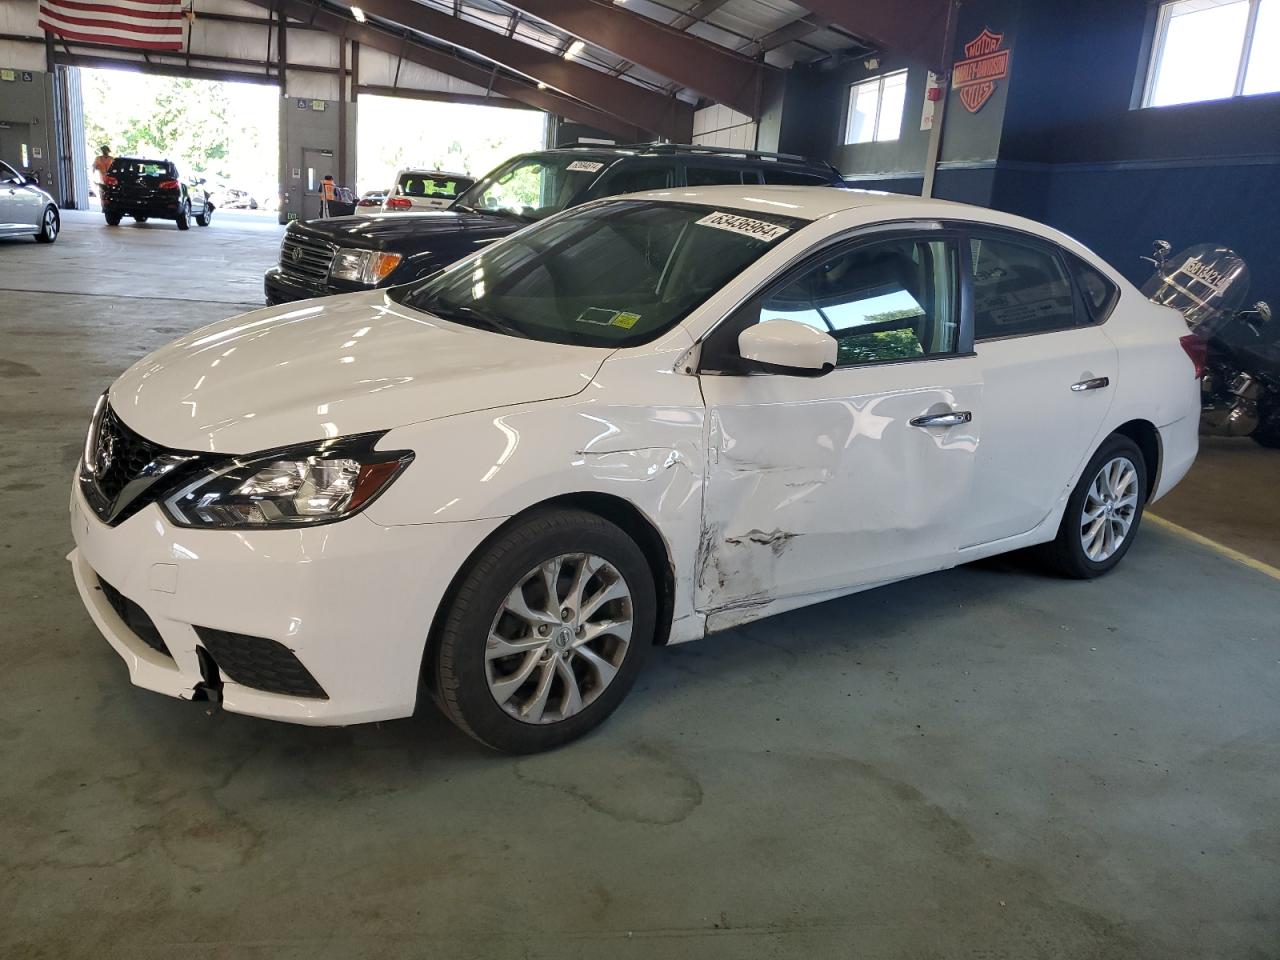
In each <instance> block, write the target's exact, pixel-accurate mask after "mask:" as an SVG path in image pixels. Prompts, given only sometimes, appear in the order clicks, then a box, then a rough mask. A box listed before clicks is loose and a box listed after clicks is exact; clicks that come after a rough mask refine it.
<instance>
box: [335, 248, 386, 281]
mask: <svg viewBox="0 0 1280 960" xmlns="http://www.w3.org/2000/svg"><path fill="white" fill-rule="evenodd" d="M401 259H402V258H401V256H400V254H398V253H383V252H381V251H380V250H352V249H350V248H348V247H341V248H339V250H338V252H337V254H335V255H334V258H333V265H332V266H331V267H330V268H329V276H331V277H334V278H335V279H338V280H351V281H354V282H355V283H364V284H367V285H369V286H371V287H372V286H375V285H376V284H377V283H378V281H379V280H382V279H383V278H384V277H386V275H387V274H389V273H390V272H391V271H392V270H394V269H395V268H396V267H398V266H399V265H400V260H401Z"/></svg>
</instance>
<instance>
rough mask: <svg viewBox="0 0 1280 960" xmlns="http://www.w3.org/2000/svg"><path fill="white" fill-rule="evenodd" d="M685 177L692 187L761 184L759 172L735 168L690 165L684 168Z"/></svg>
mask: <svg viewBox="0 0 1280 960" xmlns="http://www.w3.org/2000/svg"><path fill="white" fill-rule="evenodd" d="M684 176H685V181H686V182H687V183H688V184H689V186H691V187H714V186H719V185H721V184H740V183H759V182H760V174H759V173H758V172H757V171H755V170H743V169H741V168H735V167H710V166H708V167H703V166H694V165H693V164H689V165H687V166H686V167H685V168H684Z"/></svg>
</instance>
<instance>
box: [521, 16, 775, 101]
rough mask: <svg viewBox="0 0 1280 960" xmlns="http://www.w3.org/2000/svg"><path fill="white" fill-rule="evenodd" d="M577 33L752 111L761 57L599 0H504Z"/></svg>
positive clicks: (706, 94)
mask: <svg viewBox="0 0 1280 960" xmlns="http://www.w3.org/2000/svg"><path fill="white" fill-rule="evenodd" d="M505 2H506V3H507V4H509V5H510V6H513V7H515V8H517V9H518V10H520V11H522V12H524V13H527V14H529V15H530V16H532V17H537V18H538V19H539V20H543V21H545V22H546V23H549V24H551V25H552V26H555V27H558V28H559V29H561V30H564V31H565V32H567V33H570V34H572V35H573V36H575V37H577V38H579V39H581V40H585V41H586V42H587V43H593V44H595V45H596V46H597V47H603V48H604V49H605V50H609V51H612V52H613V53H616V54H618V56H620V57H625V58H626V59H628V60H630V61H631V62H632V63H635V64H639V65H640V66H642V67H647V68H648V69H650V70H652V71H654V72H655V73H659V74H661V75H662V76H664V77H667V78H668V79H670V80H674V81H676V82H677V83H679V84H680V85H681V86H685V87H688V88H689V89H691V90H696V91H697V92H698V93H700V94H702V95H703V96H704V97H707V98H709V99H711V100H715V101H718V102H719V103H723V104H725V105H726V106H729V107H732V108H733V109H734V110H737V111H738V112H739V113H745V114H748V115H750V116H752V117H754V116H756V115H757V114H758V113H759V112H760V109H759V92H760V90H761V89H762V85H763V83H764V73H765V71H767V70H769V69H770V68H769V67H766V66H765V65H764V64H763V63H759V62H757V61H755V60H752V59H751V58H750V57H745V56H742V55H741V54H739V53H735V52H734V51H732V50H729V49H727V48H725V47H722V46H720V45H719V44H715V43H711V42H709V41H707V40H703V39H701V38H700V37H695V36H693V35H692V34H689V33H685V32H684V31H683V30H676V29H673V28H671V27H669V26H667V25H666V24H664V23H659V22H658V21H656V20H652V19H650V18H649V17H643V16H641V15H640V14H637V13H632V12H631V11H629V10H623V9H621V8H620V7H615V6H614V5H613V4H610V3H600V2H598V0H505Z"/></svg>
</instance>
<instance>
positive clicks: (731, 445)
mask: <svg viewBox="0 0 1280 960" xmlns="http://www.w3.org/2000/svg"><path fill="white" fill-rule="evenodd" d="M940 384H947V386H940ZM702 387H703V394H704V397H705V399H706V403H707V414H708V415H707V449H708V464H707V489H706V495H705V498H704V503H705V507H704V513H703V528H702V533H701V537H700V541H699V553H698V565H697V571H698V574H697V577H698V579H697V584H696V595H697V606H698V609H699V610H701V611H703V612H706V613H711V612H714V611H718V610H723V609H724V608H729V607H737V606H756V605H765V604H769V603H771V602H774V601H777V600H780V599H782V598H786V597H789V596H795V595H799V594H818V593H823V592H827V591H836V592H837V593H838V592H848V591H852V590H854V589H858V588H860V587H862V586H867V585H870V584H874V583H880V582H883V581H886V580H892V579H897V578H900V577H903V576H909V575H911V574H913V573H919V572H922V571H925V570H929V569H934V568H939V567H945V566H948V565H949V564H950V563H951V562H953V558H954V556H955V553H956V551H957V549H958V548H959V547H960V545H961V544H962V543H963V542H964V539H965V533H964V525H965V516H966V504H967V503H968V501H969V498H970V495H971V493H972V485H973V477H974V467H975V462H976V458H977V451H978V438H979V432H980V428H981V422H982V419H981V412H980V406H981V399H982V386H981V380H980V374H979V370H978V366H977V364H976V362H975V361H974V359H973V358H972V357H952V358H947V359H939V360H933V361H929V362H918V363H900V364H886V365H883V366H872V367H851V368H842V369H838V370H836V371H834V372H833V373H831V374H829V375H827V376H825V377H820V378H805V377H791V376H783V375H777V376H775V375H763V376H705V377H703V378H702ZM956 411H963V412H965V413H968V414H970V418H969V419H967V420H965V419H963V418H955V417H952V418H949V419H946V420H941V421H937V422H936V425H935V424H934V423H931V422H930V419H929V418H931V417H938V416H939V415H943V414H950V413H954V412H956ZM956 419H959V420H960V421H961V422H958V423H956V422H952V421H953V420H956ZM913 421H916V422H915V423H913ZM833 595H834V594H833ZM770 612H772V611H770Z"/></svg>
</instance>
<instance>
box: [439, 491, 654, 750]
mask: <svg viewBox="0 0 1280 960" xmlns="http://www.w3.org/2000/svg"><path fill="white" fill-rule="evenodd" d="M548 570H549V571H551V572H552V575H553V589H554V590H555V593H556V596H555V597H554V598H552V597H551V596H550V594H549V591H548V589H547V587H546V583H547V581H546V579H544V577H543V573H544V571H548ZM602 597H612V599H606V600H605V601H604V602H602V603H601V602H599V601H600V598H602ZM593 600H595V601H597V603H598V606H595V607H594V608H593V604H592V601H593ZM657 606H658V605H657V601H656V594H655V590H654V584H653V576H652V574H651V573H650V570H649V565H648V563H647V561H646V560H645V557H644V554H643V553H642V552H641V551H640V548H639V547H638V546H637V545H636V543H635V541H633V540H632V539H631V538H630V537H629V536H627V534H625V533H624V532H623V531H622V530H620V529H619V528H618V527H616V526H614V525H613V524H612V523H609V522H608V521H607V520H604V519H602V518H601V517H598V516H596V515H595V514H591V513H587V512H585V511H581V510H552V511H546V512H540V513H536V514H534V515H532V516H530V517H529V518H528V519H526V520H524V521H522V522H519V523H517V524H516V525H515V526H513V527H512V528H511V529H509V530H506V531H504V532H503V533H501V534H500V535H499V536H498V537H497V538H496V539H494V541H493V542H491V543H490V544H488V545H487V546H486V547H485V548H484V550H483V552H482V553H481V554H480V556H479V557H478V559H475V560H474V561H473V562H471V563H470V565H469V569H467V570H466V572H465V574H464V576H463V578H462V581H461V583H460V584H459V585H458V586H457V588H456V590H455V592H454V595H453V597H452V599H451V600H450V601H449V606H448V609H447V611H446V614H445V618H444V621H443V625H442V627H441V629H440V635H439V642H438V643H437V644H436V645H435V648H434V651H433V654H434V656H433V658H432V662H431V663H430V667H431V670H432V677H431V680H432V682H433V684H434V688H435V689H434V696H435V699H436V702H437V703H438V704H439V705H440V707H441V709H442V710H443V711H444V713H445V715H446V716H447V717H449V719H450V720H452V721H453V722H454V723H455V724H457V725H458V726H459V727H460V728H461V729H462V730H463V731H464V732H466V733H468V734H470V735H471V736H472V737H475V739H477V740H479V741H480V742H481V743H483V744H485V745H487V746H489V747H492V748H494V749H495V750H502V751H505V752H507V753H535V752H537V751H540V750H549V749H552V748H554V747H558V746H561V745H562V744H565V743H568V742H569V741H571V740H575V739H577V738H578V737H580V736H582V735H583V734H585V733H587V732H588V731H589V730H591V729H593V728H594V727H596V726H597V725H599V724H600V723H601V722H603V721H604V719H605V718H606V717H608V716H609V714H611V713H612V712H613V711H614V709H616V708H617V706H618V704H619V703H621V702H622V699H623V697H625V696H626V694H627V691H628V690H629V689H630V688H631V685H632V683H634V682H635V678H636V676H637V675H638V673H639V672H640V668H641V666H642V664H643V662H644V659H645V657H646V655H647V654H648V652H649V647H650V646H652V645H653V638H654V625H655V618H656V611H657ZM580 613H585V614H586V615H585V616H584V617H581V618H579V614H580ZM500 650H506V651H510V652H507V653H498V652H497V651H500Z"/></svg>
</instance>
